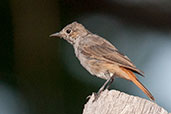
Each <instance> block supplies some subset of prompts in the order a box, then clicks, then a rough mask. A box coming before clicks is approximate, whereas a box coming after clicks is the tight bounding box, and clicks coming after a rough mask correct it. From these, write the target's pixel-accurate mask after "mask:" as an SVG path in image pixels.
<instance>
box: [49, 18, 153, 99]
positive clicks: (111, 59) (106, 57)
mask: <svg viewBox="0 0 171 114" xmlns="http://www.w3.org/2000/svg"><path fill="white" fill-rule="evenodd" d="M50 37H58V38H63V39H64V40H66V41H67V42H69V43H70V44H71V45H72V46H73V48H74V51H75V55H76V57H77V58H78V59H79V61H80V63H81V65H82V66H83V67H84V68H85V69H86V70H87V71H88V72H89V73H90V74H91V75H94V76H97V77H99V78H101V79H104V80H106V82H105V83H104V84H103V86H102V87H101V88H100V89H99V91H98V92H97V95H99V94H100V93H101V92H102V91H103V90H105V89H108V88H109V87H110V85H111V84H112V82H113V81H114V79H115V77H119V78H123V79H126V80H129V81H132V82H133V83H134V84H135V85H136V86H138V87H139V88H140V89H141V90H142V91H143V92H144V93H145V94H146V95H147V96H148V97H149V99H150V100H152V101H154V100H155V99H154V97H153V95H152V94H151V93H150V91H149V90H148V89H147V88H146V87H145V86H144V85H143V84H142V83H141V82H140V81H139V80H138V79H137V77H136V75H135V74H134V73H137V74H139V75H140V76H144V73H143V72H142V71H141V70H139V69H138V68H136V66H135V65H134V64H133V63H132V62H131V60H130V59H129V58H128V57H127V56H126V55H124V54H122V53H120V52H119V51H118V49H117V48H116V47H115V46H114V45H112V43H110V42H109V41H107V40H106V39H104V38H103V37H101V36H99V35H96V34H93V33H92V32H90V31H89V30H87V29H86V28H85V27H84V26H83V25H82V24H80V23H78V22H76V21H74V22H72V23H71V24H68V25H66V26H65V27H64V28H63V29H62V30H61V31H60V32H57V33H54V34H51V35H50Z"/></svg>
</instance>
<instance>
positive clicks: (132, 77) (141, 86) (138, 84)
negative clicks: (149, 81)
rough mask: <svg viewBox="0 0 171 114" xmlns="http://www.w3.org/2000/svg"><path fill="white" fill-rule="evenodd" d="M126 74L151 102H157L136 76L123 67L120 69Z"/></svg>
mask: <svg viewBox="0 0 171 114" xmlns="http://www.w3.org/2000/svg"><path fill="white" fill-rule="evenodd" d="M120 68H121V69H122V70H123V71H124V72H125V73H127V74H128V76H129V78H130V79H131V81H132V82H133V83H134V84H135V85H137V86H138V87H139V88H140V89H141V90H142V91H143V92H144V93H145V94H146V95H147V96H148V97H149V98H150V99H151V100H153V101H155V99H154V97H153V96H152V94H151V93H150V92H149V91H148V89H146V88H145V87H144V85H143V84H142V83H141V82H140V81H139V80H138V79H137V78H136V76H135V74H134V73H133V72H132V71H130V70H128V69H126V68H123V67H120Z"/></svg>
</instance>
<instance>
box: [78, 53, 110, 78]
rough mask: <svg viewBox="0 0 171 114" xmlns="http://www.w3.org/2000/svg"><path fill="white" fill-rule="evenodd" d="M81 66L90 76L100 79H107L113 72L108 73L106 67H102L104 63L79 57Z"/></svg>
mask: <svg viewBox="0 0 171 114" xmlns="http://www.w3.org/2000/svg"><path fill="white" fill-rule="evenodd" d="M78 59H79V60H80V63H81V65H82V66H83V67H84V68H85V69H86V70H87V71H88V72H89V73H90V74H92V75H95V76H97V77H99V78H102V79H109V78H110V77H111V76H112V75H113V72H110V70H109V69H108V67H105V66H104V64H105V63H104V62H102V61H100V60H97V59H92V58H91V59H90V58H86V57H84V56H79V57H78Z"/></svg>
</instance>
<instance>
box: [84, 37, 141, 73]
mask: <svg viewBox="0 0 171 114" xmlns="http://www.w3.org/2000/svg"><path fill="white" fill-rule="evenodd" d="M94 39H95V40H91V41H90V42H89V44H88V45H83V46H82V51H81V53H82V54H86V56H88V57H89V58H95V59H99V60H104V61H107V62H110V63H113V64H117V65H119V66H122V67H125V68H127V69H130V70H131V71H133V72H136V73H138V74H140V75H142V76H143V74H144V73H143V72H142V71H140V70H139V69H137V68H136V66H135V65H134V64H133V63H132V62H131V61H130V59H129V58H128V57H127V56H125V55H123V54H121V53H120V52H119V51H118V50H117V49H116V48H115V47H114V46H113V45H112V44H111V43H109V42H108V41H107V40H104V39H102V38H96V37H95V38H94Z"/></svg>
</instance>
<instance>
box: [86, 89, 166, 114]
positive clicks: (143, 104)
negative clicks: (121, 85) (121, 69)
mask: <svg viewBox="0 0 171 114" xmlns="http://www.w3.org/2000/svg"><path fill="white" fill-rule="evenodd" d="M93 100H94V94H92V95H91V96H90V99H89V101H88V102H87V103H86V104H85V106H84V110H83V114H169V113H168V112H167V111H166V110H165V109H163V108H162V107H160V106H158V105H157V104H156V103H155V102H152V101H149V100H146V99H143V98H140V97H137V96H132V95H128V94H125V93H123V92H120V91H116V90H110V91H109V90H105V91H103V92H102V93H101V94H100V96H99V98H98V99H97V100H96V101H94V102H93Z"/></svg>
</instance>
